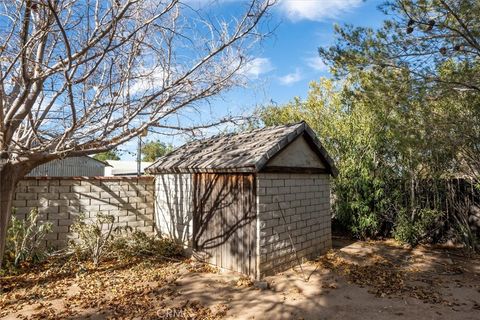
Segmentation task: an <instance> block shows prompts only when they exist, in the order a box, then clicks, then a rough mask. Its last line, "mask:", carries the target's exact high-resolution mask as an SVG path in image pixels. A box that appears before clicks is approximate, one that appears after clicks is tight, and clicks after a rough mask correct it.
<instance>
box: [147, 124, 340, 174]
mask: <svg viewBox="0 0 480 320" xmlns="http://www.w3.org/2000/svg"><path fill="white" fill-rule="evenodd" d="M300 136H303V137H304V138H305V139H306V141H307V142H308V143H309V145H310V147H311V148H312V150H313V151H315V152H316V153H317V155H318V156H319V158H320V159H321V160H322V162H323V163H324V164H325V167H326V172H328V173H330V174H332V175H333V176H336V174H337V169H336V168H335V165H334V164H333V161H332V159H331V158H330V156H329V155H328V154H327V152H326V150H325V149H324V148H323V146H322V145H321V143H320V141H319V140H318V138H317V137H316V135H315V133H314V132H313V130H312V129H311V128H310V127H309V126H308V125H307V124H306V123H305V122H303V121H302V122H299V123H295V124H290V125H283V126H275V127H266V128H262V129H256V130H252V131H247V132H241V133H231V134H224V135H219V136H214V137H212V138H208V139H203V140H197V141H193V142H190V143H187V144H185V145H183V146H181V147H179V148H178V149H176V150H175V151H173V152H171V153H170V154H168V155H166V156H164V157H161V158H159V159H157V160H156V161H155V162H154V163H153V164H152V165H151V166H149V167H148V168H147V169H146V172H148V173H171V172H259V171H262V169H264V168H265V166H266V164H267V163H268V161H269V160H270V159H272V158H273V157H274V156H275V155H277V154H278V153H280V152H281V151H282V150H283V149H284V148H285V147H286V146H288V145H289V144H290V143H291V142H292V141H294V140H295V139H297V138H298V137H300Z"/></svg>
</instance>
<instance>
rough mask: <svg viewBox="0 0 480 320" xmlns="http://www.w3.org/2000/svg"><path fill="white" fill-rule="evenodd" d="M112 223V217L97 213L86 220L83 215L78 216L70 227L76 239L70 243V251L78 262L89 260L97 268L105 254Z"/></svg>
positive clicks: (113, 218)
mask: <svg viewBox="0 0 480 320" xmlns="http://www.w3.org/2000/svg"><path fill="white" fill-rule="evenodd" d="M114 221H115V217H114V216H112V215H105V214H101V213H98V214H97V216H96V217H95V218H93V219H87V218H86V217H85V215H84V214H80V215H79V217H78V218H77V221H76V222H75V223H74V224H73V225H72V227H71V230H72V231H73V232H75V233H76V234H77V235H78V239H75V240H72V241H70V243H69V248H70V250H71V251H72V252H73V253H74V254H75V255H76V256H77V258H78V259H79V260H84V259H91V260H92V262H93V264H94V265H95V266H98V264H99V263H100V261H101V259H102V258H103V257H104V256H105V255H106V253H107V250H106V249H107V248H108V246H109V242H110V241H111V238H112V231H113V223H114Z"/></svg>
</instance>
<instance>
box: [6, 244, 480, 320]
mask: <svg viewBox="0 0 480 320" xmlns="http://www.w3.org/2000/svg"><path fill="white" fill-rule="evenodd" d="M130 268H134V270H136V271H135V272H136V273H128V274H127V273H122V272H124V271H122V270H132V269H130ZM135 268H136V266H126V267H125V268H124V269H122V270H117V271H115V272H117V273H115V272H114V273H113V276H112V275H110V280H109V281H111V283H110V282H109V283H108V286H105V284H103V285H104V286H103V287H100V286H99V287H98V288H99V289H98V290H97V289H95V288H96V287H95V284H89V285H88V286H92V288H94V289H95V290H96V291H95V290H94V289H91V288H90V287H88V286H87V288H88V290H93V291H92V292H94V293H92V294H90V295H87V296H85V295H83V293H85V292H86V290H87V289H85V288H86V287H85V286H84V285H83V284H82V283H81V282H80V283H79V281H75V279H78V275H77V276H76V277H77V278H73V279H71V281H66V280H65V279H62V280H61V281H64V282H62V286H63V287H66V288H67V289H66V290H64V291H62V292H61V293H59V294H57V295H53V296H51V297H50V298H46V297H44V298H35V299H33V300H32V299H31V298H29V299H30V300H25V299H23V298H21V297H22V294H24V293H25V292H23V291H18V292H13V290H24V291H28V290H32V288H29V284H25V285H22V286H21V288H19V289H16V287H15V289H11V290H10V292H7V293H4V294H3V295H4V297H2V296H1V295H0V302H2V303H3V304H2V309H3V310H1V311H0V315H2V316H3V318H1V319H18V318H23V319H24V318H33V319H40V318H62V319H67V318H68V319H85V318H91V319H105V318H123V319H130V318H137V319H142V318H152V319H153V318H157V319H175V318H178V319H183V317H184V316H188V315H190V316H192V317H193V318H196V319H220V318H226V319H342V320H345V319H369V320H370V319H480V260H479V259H478V257H467V256H465V255H463V254H462V253H461V252H459V251H454V250H444V249H435V248H427V247H420V248H416V249H406V248H404V247H401V246H398V245H396V244H395V243H394V242H392V241H378V242H352V241H348V240H341V239H336V240H335V241H334V250H333V251H332V252H331V253H330V254H329V255H327V256H325V257H322V258H320V259H319V260H318V261H314V262H308V263H305V264H303V265H302V268H300V267H297V268H295V269H292V270H289V271H287V272H284V273H282V274H278V275H275V276H272V277H268V278H266V281H267V282H268V284H269V286H270V288H269V289H266V290H260V289H257V288H256V287H255V286H252V284H251V283H250V282H249V281H248V280H246V279H243V278H241V277H240V276H238V275H234V274H231V273H227V272H217V273H215V272H209V271H210V270H209V268H200V269H195V268H192V267H191V264H188V263H185V262H177V263H169V264H168V265H162V266H161V267H158V268H156V267H155V266H154V265H153V267H152V266H150V265H149V268H150V269H148V270H149V271H148V272H147V271H144V270H143V269H142V270H141V271H138V270H137V269H138V268H137V269H135ZM162 268H164V269H162ZM158 270H163V271H162V272H161V273H160V271H158ZM165 270H168V271H165ZM164 271H165V272H164ZM106 272H107V273H108V272H110V273H111V274H112V271H108V270H107V271H106ZM157 273H158V274H157ZM132 274H141V279H142V281H141V286H140V284H138V285H137V284H135V285H133V287H134V288H133V289H132V291H128V290H126V289H121V288H124V287H121V285H124V284H125V282H128V281H136V280H135V279H129V277H130V278H132ZM129 275H130V276H129ZM112 277H113V278H112ZM115 277H117V278H118V277H120V278H121V277H123V278H121V280H120V281H118V282H115V281H116V278H115ZM93 279H97V281H100V282H102V280H101V279H103V278H102V274H100V273H99V274H98V275H96V276H94V277H93ZM65 281H66V282H65ZM89 281H90V282H91V281H92V280H91V279H90V280H89ZM90 282H89V283H90ZM137 282H138V281H137ZM102 283H103V282H102ZM132 283H134V282H132ZM46 285H49V286H50V287H49V288H51V289H52V290H55V288H56V287H55V286H58V285H59V283H57V282H55V283H48V284H46ZM117 285H118V287H115V286H117ZM37 286H38V283H37ZM112 287H114V288H115V290H117V291H118V293H112V292H110V290H111V288H112ZM101 288H109V289H108V290H107V289H103V290H104V292H102V291H101V290H102V289H101ZM122 290H123V291H122ZM107 291H108V292H107ZM14 294H17V295H18V297H20V298H19V301H24V302H23V304H21V305H15V302H12V301H14V300H12V297H15V295H14ZM22 299H23V300H22ZM76 299H78V300H82V301H83V303H76V302H75V301H76ZM122 299H123V300H122ZM25 301H27V302H25ZM67 301H68V303H67ZM117 302H118V303H117ZM120 302H121V304H120ZM45 310H48V312H46V311H45Z"/></svg>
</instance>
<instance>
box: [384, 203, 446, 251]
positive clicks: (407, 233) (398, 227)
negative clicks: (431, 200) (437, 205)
mask: <svg viewBox="0 0 480 320" xmlns="http://www.w3.org/2000/svg"><path fill="white" fill-rule="evenodd" d="M440 215H441V212H439V211H437V210H431V209H422V210H420V211H419V212H418V213H416V214H415V215H413V217H412V216H411V215H409V214H408V213H407V212H406V211H405V210H402V211H400V213H399V214H398V216H397V220H396V224H395V229H394V233H393V235H394V237H395V239H396V240H398V241H400V242H403V243H408V244H410V245H412V246H416V245H417V244H419V243H420V242H422V241H423V240H426V239H427V238H429V237H431V236H432V235H433V234H434V232H435V229H436V226H437V221H438V217H440Z"/></svg>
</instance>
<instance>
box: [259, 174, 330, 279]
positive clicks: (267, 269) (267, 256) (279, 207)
mask: <svg viewBox="0 0 480 320" xmlns="http://www.w3.org/2000/svg"><path fill="white" fill-rule="evenodd" d="M257 195H258V199H257V201H258V214H259V232H260V242H259V246H260V248H259V249H260V252H259V253H260V274H261V276H265V275H270V274H273V273H277V272H281V271H284V270H287V269H288V268H290V267H292V266H294V265H297V264H298V260H297V256H296V254H295V251H296V253H297V255H298V257H299V259H300V260H301V261H302V262H303V260H306V259H310V258H313V257H315V256H317V255H320V254H322V253H324V252H325V251H326V250H328V249H329V248H331V213H330V176H329V175H327V174H277V173H260V174H258V175H257ZM284 219H285V220H284ZM290 237H291V239H290ZM292 242H293V246H292Z"/></svg>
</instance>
